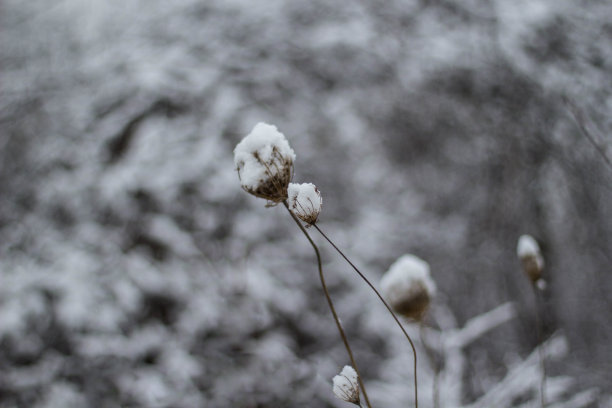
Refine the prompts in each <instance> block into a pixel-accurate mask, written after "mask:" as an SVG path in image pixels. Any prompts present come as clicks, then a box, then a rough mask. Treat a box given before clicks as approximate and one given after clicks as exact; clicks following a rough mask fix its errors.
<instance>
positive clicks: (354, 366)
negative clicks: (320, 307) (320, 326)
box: [283, 200, 372, 408]
mask: <svg viewBox="0 0 612 408" xmlns="http://www.w3.org/2000/svg"><path fill="white" fill-rule="evenodd" d="M283 204H284V205H285V208H286V209H287V211H288V212H289V214H290V215H291V218H293V220H294V221H295V223H296V224H297V225H298V227H300V230H302V232H303V233H304V235H305V236H306V238H307V239H308V242H310V245H312V248H313V249H314V251H315V254H316V255H317V264H318V267H319V279H320V280H321V286H322V287H323V292H324V293H325V298H326V299H327V304H328V305H329V309H330V310H331V313H332V316H333V317H334V321H335V322H336V326H337V327H338V331H339V332H340V337H342V342H343V343H344V347H345V348H346V351H347V352H348V355H349V359H350V360H351V365H352V366H353V368H354V369H355V371H356V372H357V380H358V381H359V387H360V388H361V390H362V391H363V397H364V399H365V402H366V404H367V406H368V408H372V406H371V405H370V400H369V398H368V394H367V392H366V389H365V385H364V383H363V380H362V379H361V373H360V372H359V368H358V367H357V362H356V361H355V358H354V357H353V351H352V350H351V346H349V342H348V338H347V337H346V334H345V333H344V329H343V328H342V323H340V319H339V318H338V314H337V313H336V308H335V307H334V303H333V302H332V300H331V297H330V296H329V291H328V290H327V285H326V284H325V277H324V276H323V267H322V265H321V254H320V253H319V248H318V247H317V245H316V244H315V243H314V241H313V240H312V238H311V237H310V235H309V234H308V231H306V229H305V228H304V226H303V225H302V223H301V222H300V220H298V219H297V217H296V216H295V215H294V214H293V213H292V212H291V210H289V205H288V204H287V201H286V200H285V201H283Z"/></svg>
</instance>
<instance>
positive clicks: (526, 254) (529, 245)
mask: <svg viewBox="0 0 612 408" xmlns="http://www.w3.org/2000/svg"><path fill="white" fill-rule="evenodd" d="M516 254H517V255H518V257H519V259H520V260H521V264H522V265H523V271H524V272H525V274H527V276H528V277H529V279H531V282H533V283H534V284H536V285H537V286H538V287H539V288H540V289H544V287H545V284H544V281H543V280H542V279H541V277H542V270H543V269H544V258H543V257H542V252H541V251H540V246H539V245H538V242H537V241H536V240H535V239H534V238H533V237H532V236H531V235H521V236H520V238H519V240H518V244H517V246H516Z"/></svg>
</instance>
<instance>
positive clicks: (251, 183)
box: [234, 122, 295, 190]
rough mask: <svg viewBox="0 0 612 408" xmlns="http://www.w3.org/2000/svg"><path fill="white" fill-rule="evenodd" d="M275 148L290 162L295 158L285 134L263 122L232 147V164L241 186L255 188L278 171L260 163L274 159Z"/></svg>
mask: <svg viewBox="0 0 612 408" xmlns="http://www.w3.org/2000/svg"><path fill="white" fill-rule="evenodd" d="M275 149H276V150H277V151H278V153H279V154H280V156H281V157H282V158H284V159H288V160H289V161H290V162H291V163H293V161H294V160H295V152H294V151H293V149H291V147H290V146H289V142H288V141H287V139H286V138H285V135H283V134H282V133H281V132H279V131H278V129H277V128H276V126H274V125H269V124H267V123H263V122H260V123H258V124H257V125H255V127H254V128H253V130H252V131H251V133H249V134H248V135H247V136H246V137H245V138H244V139H242V141H241V142H240V143H238V145H237V146H236V148H235V149H234V164H235V165H236V168H237V169H238V172H239V175H240V182H241V183H242V186H243V187H245V188H249V189H252V190H255V189H257V188H258V187H259V185H260V184H261V183H262V182H263V181H264V180H265V179H266V178H268V176H272V175H276V174H277V173H279V172H280V170H279V169H276V168H274V167H266V166H265V165H263V164H262V162H263V163H270V162H273V161H274V159H275V158H274V150H275ZM258 158H259V160H258ZM269 172H272V174H269Z"/></svg>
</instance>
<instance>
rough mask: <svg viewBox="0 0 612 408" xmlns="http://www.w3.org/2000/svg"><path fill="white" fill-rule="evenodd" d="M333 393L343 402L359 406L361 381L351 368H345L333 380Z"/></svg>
mask: <svg viewBox="0 0 612 408" xmlns="http://www.w3.org/2000/svg"><path fill="white" fill-rule="evenodd" d="M333 383H334V386H333V391H334V395H336V397H338V398H340V399H341V400H342V401H346V402H350V403H352V404H355V405H359V379H358V376H357V372H356V371H355V370H354V369H353V367H351V366H344V368H343V369H342V371H341V372H340V374H338V375H336V376H335V377H334V378H333Z"/></svg>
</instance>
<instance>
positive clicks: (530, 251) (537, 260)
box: [516, 235, 546, 408]
mask: <svg viewBox="0 0 612 408" xmlns="http://www.w3.org/2000/svg"><path fill="white" fill-rule="evenodd" d="M516 253H517V256H518V258H519V260H520V261H521V266H522V268H523V272H524V273H525V275H526V276H527V277H528V278H529V280H530V282H531V286H532V288H533V293H534V298H535V302H536V313H535V315H536V331H537V337H538V344H542V317H541V314H542V311H541V307H542V302H541V301H540V291H542V290H544V289H545V288H546V283H545V281H544V279H542V271H543V269H544V257H543V256H542V252H541V251H540V246H539V245H538V242H537V241H536V240H535V238H533V237H532V236H531V235H521V237H520V238H519V240H518V244H517V246H516ZM538 350H539V351H540V353H539V360H540V367H541V371H542V373H541V378H540V405H541V407H542V408H543V407H544V406H546V396H545V387H546V358H545V355H544V351H543V349H542V347H539V348H538Z"/></svg>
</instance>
